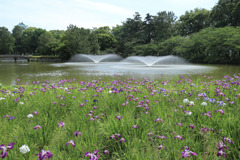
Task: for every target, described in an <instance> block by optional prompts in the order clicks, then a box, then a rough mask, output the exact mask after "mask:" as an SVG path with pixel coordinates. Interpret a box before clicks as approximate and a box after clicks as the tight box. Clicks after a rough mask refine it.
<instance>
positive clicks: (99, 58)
mask: <svg viewBox="0 0 240 160" xmlns="http://www.w3.org/2000/svg"><path fill="white" fill-rule="evenodd" d="M120 60H122V57H121V56H119V55H117V54H105V55H88V54H77V55H74V56H72V57H71V59H70V60H69V62H94V63H99V62H116V61H120Z"/></svg>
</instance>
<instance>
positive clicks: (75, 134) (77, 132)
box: [73, 131, 82, 137]
mask: <svg viewBox="0 0 240 160" xmlns="http://www.w3.org/2000/svg"><path fill="white" fill-rule="evenodd" d="M73 134H74V136H76V137H77V136H78V135H82V133H81V132H79V131H76V132H74V133H73Z"/></svg>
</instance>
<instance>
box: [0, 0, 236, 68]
mask: <svg viewBox="0 0 240 160" xmlns="http://www.w3.org/2000/svg"><path fill="white" fill-rule="evenodd" d="M239 26H240V0H219V1H218V3H217V4H216V5H215V6H214V7H213V8H212V10H206V9H200V8H195V9H194V10H190V11H186V12H185V14H184V15H182V16H180V17H179V18H178V19H177V17H176V16H175V14H174V13H173V12H167V11H161V12H158V13H157V14H156V15H151V14H147V15H146V16H145V18H144V19H143V18H142V17H141V15H140V14H139V13H138V12H136V13H135V14H134V15H133V18H127V19H126V20H125V21H124V22H122V24H121V25H117V26H115V27H113V28H112V29H111V28H109V27H108V26H105V27H100V28H93V29H85V28H78V27H77V26H75V25H72V24H70V25H69V26H68V28H67V30H66V31H61V30H51V31H46V30H44V29H41V28H35V27H29V28H27V29H24V30H23V29H22V28H21V27H19V26H15V27H14V29H13V30H12V33H10V32H9V31H8V30H7V29H6V28H5V27H1V28H0V32H1V36H0V41H1V43H0V54H9V53H14V54H33V55H39V54H40V55H60V56H61V57H62V58H64V59H68V58H69V57H70V56H72V55H74V54H77V53H84V54H105V53H118V54H120V55H121V56H123V57H127V56H132V55H142V56H147V55H155V56H162V55H178V56H181V57H184V58H187V59H188V60H189V61H191V62H197V63H228V64H240V53H239V51H240V44H239V42H238V39H239V32H240V28H239Z"/></svg>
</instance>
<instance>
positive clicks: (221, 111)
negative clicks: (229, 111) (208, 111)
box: [215, 109, 224, 114]
mask: <svg viewBox="0 0 240 160" xmlns="http://www.w3.org/2000/svg"><path fill="white" fill-rule="evenodd" d="M217 112H220V113H221V114H224V110H222V109H219V110H216V111H215V113H217Z"/></svg>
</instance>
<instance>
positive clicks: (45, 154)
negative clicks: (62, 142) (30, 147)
mask: <svg viewBox="0 0 240 160" xmlns="http://www.w3.org/2000/svg"><path fill="white" fill-rule="evenodd" d="M36 156H38V160H43V159H49V158H51V157H52V156H53V154H52V153H51V152H50V151H45V150H42V151H41V152H40V153H38V154H36Z"/></svg>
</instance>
